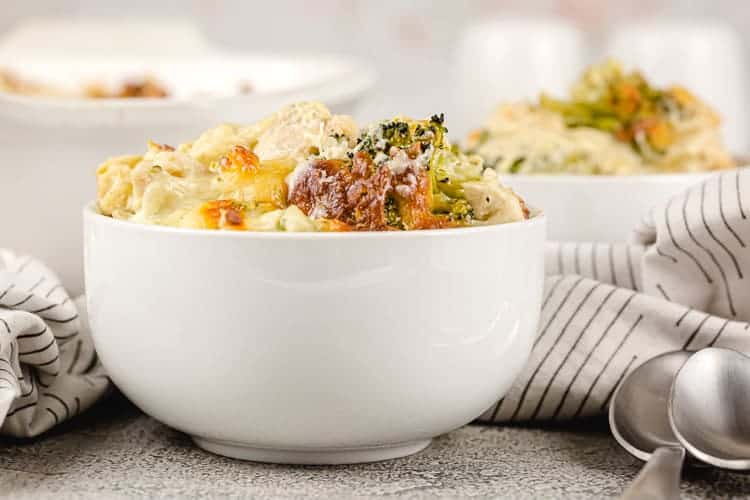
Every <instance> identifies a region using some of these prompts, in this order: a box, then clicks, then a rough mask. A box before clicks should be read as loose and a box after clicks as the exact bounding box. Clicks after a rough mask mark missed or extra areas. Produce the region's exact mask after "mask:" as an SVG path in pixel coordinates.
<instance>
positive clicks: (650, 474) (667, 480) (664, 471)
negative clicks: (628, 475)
mask: <svg viewBox="0 0 750 500" xmlns="http://www.w3.org/2000/svg"><path fill="white" fill-rule="evenodd" d="M684 459H685V449H684V448H681V447H679V446H662V447H661V448H657V449H656V451H654V453H653V454H652V455H651V458H650V459H649V460H648V462H647V463H646V465H644V466H643V469H641V471H640V472H639V473H638V475H637V476H636V478H635V479H634V480H633V482H632V483H631V484H630V486H628V488H627V489H626V490H625V493H623V495H622V500H636V499H640V500H679V499H680V475H681V471H682V462H683V460H684Z"/></svg>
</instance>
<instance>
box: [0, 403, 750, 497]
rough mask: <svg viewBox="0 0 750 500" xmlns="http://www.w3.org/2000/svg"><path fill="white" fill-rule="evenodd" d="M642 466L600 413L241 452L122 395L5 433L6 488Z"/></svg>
mask: <svg viewBox="0 0 750 500" xmlns="http://www.w3.org/2000/svg"><path fill="white" fill-rule="evenodd" d="M640 465H641V464H640V462H638V461H637V460H635V459H634V458H631V457H630V456H629V455H627V454H626V453H625V452H624V451H622V450H621V449H620V448H618V446H617V445H616V444H615V442H614V440H613V439H612V438H610V436H609V434H608V433H607V429H606V425H605V422H603V421H602V420H595V421H587V422H578V423H576V424H575V425H574V426H567V427H557V428H548V429H527V428H519V427H504V428H503V427H483V426H476V425H471V426H467V427H464V428H463V429H459V430H457V431H455V432H452V433H450V434H447V435H445V436H442V437H440V438H438V439H437V440H435V442H434V443H433V444H432V446H430V447H429V448H428V449H427V450H425V451H424V452H422V453H419V454H417V455H414V456H411V457H407V458H403V459H398V460H392V461H388V462H380V463H373V464H362V465H354V466H336V467H321V466H281V465H269V464H257V463H249V462H241V461H236V460H231V459H227V458H222V457H219V456H215V455H211V454H209V453H206V452H203V451H201V450H199V449H197V448H196V447H195V446H193V445H192V443H191V441H190V440H189V439H188V438H187V437H186V436H185V435H183V434H181V433H179V432H176V431H173V430H171V429H169V428H167V427H165V426H163V425H161V424H159V423H158V422H156V421H154V420H152V419H150V418H148V417H146V416H144V415H143V414H141V413H140V412H139V411H138V410H137V409H135V408H134V407H133V406H131V405H130V404H129V403H127V402H126V401H125V400H124V399H122V398H121V397H119V396H115V397H113V398H110V399H109V400H107V401H104V402H102V403H101V404H99V405H98V406H97V407H95V408H94V409H93V410H91V411H89V412H88V413H86V414H84V415H83V416H81V417H79V418H78V419H77V420H75V421H73V422H70V423H68V424H66V425H65V426H64V427H63V428H61V429H58V430H55V431H54V432H53V433H51V434H50V435H48V436H46V437H44V438H41V439H38V440H35V441H33V442H16V441H11V440H8V439H5V440H2V439H0V497H3V496H6V495H7V496H8V497H9V498H40V499H44V498H55V499H62V498H96V499H100V498H123V497H148V498H154V497H165V498H198V497H206V498H221V497H228V496H231V497H269V498H352V497H380V496H399V497H403V498H434V497H448V498H464V497H478V498H487V497H497V498H514V499H523V498H607V497H616V496H617V495H619V494H620V493H621V492H622V490H623V488H624V486H625V485H626V484H627V483H628V482H629V481H630V480H631V479H632V478H633V477H634V476H635V474H636V473H637V471H638V469H639V467H640ZM686 476H687V478H686V480H685V481H683V498H738V497H742V496H743V495H750V475H745V474H739V473H729V472H720V471H715V470H710V469H704V470H690V471H688V472H687V473H686ZM747 498H750V496H748V497H747Z"/></svg>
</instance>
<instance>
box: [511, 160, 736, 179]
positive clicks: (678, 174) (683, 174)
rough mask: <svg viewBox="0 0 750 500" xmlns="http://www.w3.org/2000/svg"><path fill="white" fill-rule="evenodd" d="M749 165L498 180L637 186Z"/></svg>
mask: <svg viewBox="0 0 750 500" xmlns="http://www.w3.org/2000/svg"><path fill="white" fill-rule="evenodd" d="M748 166H750V164H742V165H738V166H736V167H734V168H727V169H722V170H710V171H706V172H675V173H673V174H637V175H611V174H607V175H590V174H500V178H501V179H502V180H503V181H505V180H508V179H515V180H520V181H523V182H549V183H555V184H573V183H581V182H587V183H598V184H604V183H608V182H610V183H611V182H617V183H622V184H638V183H643V182H652V183H662V182H674V181H678V180H679V181H690V180H695V181H699V180H703V179H707V178H708V177H711V176H712V175H715V174H722V173H725V172H731V171H734V170H740V169H744V168H748Z"/></svg>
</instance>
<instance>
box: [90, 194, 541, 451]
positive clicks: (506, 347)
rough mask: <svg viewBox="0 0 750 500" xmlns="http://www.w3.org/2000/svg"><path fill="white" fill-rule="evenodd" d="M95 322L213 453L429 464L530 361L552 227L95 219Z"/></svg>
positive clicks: (158, 409)
mask: <svg viewBox="0 0 750 500" xmlns="http://www.w3.org/2000/svg"><path fill="white" fill-rule="evenodd" d="M84 229H85V242H86V244H85V271H86V290H87V300H88V313H89V320H90V323H91V327H92V330H93V336H94V341H95V344H96V348H97V352H98V353H99V355H100V357H101V360H102V363H103V364H104V366H105V368H106V370H107V373H108V374H109V375H110V377H111V378H112V380H113V381H114V382H115V384H116V385H117V386H118V387H119V388H120V389H121V390H122V391H123V392H124V393H125V395H126V396H127V397H128V398H130V399H131V400H132V401H133V402H134V403H135V404H136V405H138V406H139V407H140V408H141V409H142V410H143V411H144V412H146V413H147V414H149V415H151V416H153V417H154V418H156V419H158V420H160V421H162V422H164V423H165V424H167V425H169V426H171V427H174V428H175V429H178V430H181V431H183V432H186V433H188V434H190V435H191V436H192V437H193V439H194V440H195V442H196V443H197V444H198V445H199V446H200V447H202V448H205V449H206V450H209V451H212V452H215V453H219V454H222V455H228V456H232V457H237V458H243V459H250V460H259V461H270V462H286V463H349V462H363V461H373V460H382V459H387V458H392V457H397V456H403V455H407V454H410V453H414V452H416V451H419V450H421V449H422V448H424V447H425V446H427V445H428V444H429V442H430V439H431V438H433V437H434V436H436V435H438V434H441V433H444V432H447V431H450V430H452V429H455V428H457V427H459V426H461V425H464V424H466V423H468V422H470V421H471V420H472V419H474V418H475V417H477V416H478V415H480V414H481V413H482V411H484V410H486V409H487V408H488V407H489V406H490V405H491V404H492V403H494V402H495V401H497V399H498V398H499V397H501V396H503V394H504V393H505V391H506V390H507V389H508V388H509V386H510V385H511V383H512V382H513V380H514V378H515V377H516V376H517V375H518V374H519V372H520V370H521V369H522V367H523V366H524V364H525V363H526V361H527V359H528V356H529V352H530V349H531V345H532V342H533V339H534V338H535V335H536V326H537V320H538V316H539V308H540V301H541V293H542V282H543V246H544V231H545V220H544V217H543V216H536V217H534V218H533V219H531V220H529V221H524V222H518V223H511V224H505V225H495V226H486V227H479V228H464V229H445V230H431V231H414V232H403V233H390V232H379V233H378V232H373V233H296V234H278V233H276V234H274V233H248V232H243V233H236V232H210V231H200V230H184V229H174V228H164V227H157V226H147V225H138V224H134V223H130V222H123V221H118V220H114V219H111V218H108V217H104V216H101V215H99V214H97V213H96V211H95V209H93V208H92V207H89V208H87V209H85V214H84Z"/></svg>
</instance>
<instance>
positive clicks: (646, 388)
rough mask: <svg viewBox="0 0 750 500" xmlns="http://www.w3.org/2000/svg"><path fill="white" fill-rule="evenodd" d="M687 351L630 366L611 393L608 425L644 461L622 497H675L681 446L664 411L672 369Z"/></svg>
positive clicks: (681, 453)
mask: <svg viewBox="0 0 750 500" xmlns="http://www.w3.org/2000/svg"><path fill="white" fill-rule="evenodd" d="M691 354H692V353H691V352H687V351H675V352H668V353H666V354H662V355H660V356H657V357H655V358H653V359H650V360H649V361H646V362H645V363H643V364H642V365H641V366H639V367H638V368H636V369H635V370H633V372H632V373H630V375H628V376H627V377H626V378H625V380H623V381H622V383H621V384H620V386H619V387H618V388H617V390H616V391H615V393H614V395H613V396H612V402H611V404H610V406H609V427H610V429H611V430H612V435H613V436H614V437H615V439H616V440H617V442H618V443H620V445H621V446H622V447H623V448H625V450H627V451H628V452H629V453H630V454H632V455H633V456H635V457H637V458H639V459H641V460H648V463H647V464H646V465H645V466H644V467H643V469H642V470H641V472H640V473H639V474H638V476H637V477H636V479H635V480H634V481H633V483H632V484H631V485H630V486H629V487H628V489H627V490H625V493H624V494H623V499H636V498H654V499H656V498H661V499H670V500H671V499H679V498H680V471H681V469H682V462H683V460H684V458H685V449H684V448H683V447H682V445H681V444H680V442H679V441H678V440H677V438H676V437H675V435H674V433H673V432H672V428H671V426H670V423H669V415H668V411H667V402H668V399H669V394H670V388H671V386H672V381H673V380H674V377H675V374H676V373H677V372H678V370H679V369H680V368H681V367H682V365H683V364H684V363H685V362H686V361H687V360H688V358H689V357H690V356H691Z"/></svg>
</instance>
